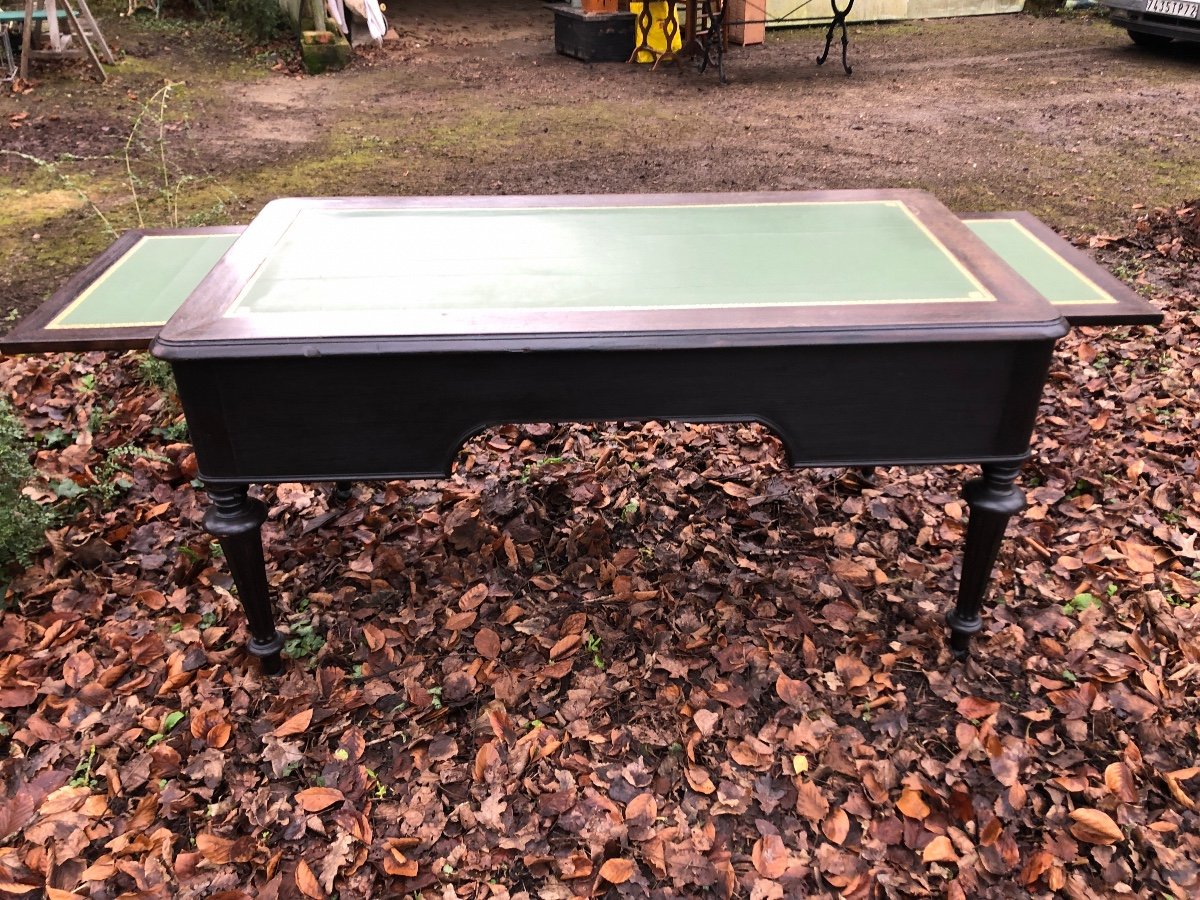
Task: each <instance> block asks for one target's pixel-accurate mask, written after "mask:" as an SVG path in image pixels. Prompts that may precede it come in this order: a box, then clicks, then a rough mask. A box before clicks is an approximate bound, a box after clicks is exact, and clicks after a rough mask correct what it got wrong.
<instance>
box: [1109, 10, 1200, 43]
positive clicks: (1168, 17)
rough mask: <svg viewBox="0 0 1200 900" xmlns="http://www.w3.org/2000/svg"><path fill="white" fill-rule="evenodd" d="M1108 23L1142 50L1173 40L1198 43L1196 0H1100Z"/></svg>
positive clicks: (1199, 15)
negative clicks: (1107, 11) (1104, 8)
mask: <svg viewBox="0 0 1200 900" xmlns="http://www.w3.org/2000/svg"><path fill="white" fill-rule="evenodd" d="M1101 3H1103V4H1104V5H1105V6H1107V7H1108V10H1109V14H1108V17H1109V21H1111V22H1112V23H1113V24H1114V25H1116V26H1117V27H1118V28H1124V29H1125V30H1126V31H1128V32H1129V36H1130V37H1131V38H1132V39H1133V42H1134V43H1135V44H1137V45H1139V46H1142V47H1161V46H1163V45H1164V44H1169V43H1170V42H1171V41H1172V40H1176V41H1197V42H1200V0H1101Z"/></svg>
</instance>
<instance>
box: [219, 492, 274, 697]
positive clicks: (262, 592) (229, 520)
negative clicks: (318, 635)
mask: <svg viewBox="0 0 1200 900" xmlns="http://www.w3.org/2000/svg"><path fill="white" fill-rule="evenodd" d="M208 496H209V499H210V500H211V501H212V505H211V506H209V508H208V510H207V511H206V512H205V513H204V527H205V528H207V529H208V530H209V532H210V533H211V534H212V535H213V536H214V537H216V538H217V540H218V541H220V542H221V549H222V550H223V551H225V561H226V563H227V564H228V565H229V573H230V574H231V575H232V576H233V583H234V584H235V585H237V591H238V599H239V600H241V602H242V608H243V609H245V611H246V620H247V622H248V623H249V625H250V641H249V642H248V644H247V645H246V649H247V650H249V651H250V653H251V654H252V655H253V656H257V657H258V658H259V660H261V664H262V670H263V672H264V673H265V674H267V675H278V674H279V673H280V672H282V671H283V660H282V658H281V657H280V655H279V654H280V651H281V650H283V635H281V634H280V633H279V632H278V631H276V630H275V613H274V610H273V609H272V608H271V594H270V591H269V589H268V587H267V570H266V564H265V561H264V560H263V547H262V523H263V522H265V521H266V518H267V508H266V507H265V506H264V505H263V504H262V502H261V501H259V500H252V499H251V498H250V497H249V496H248V495H247V493H246V485H244V484H236V485H224V484H223V485H213V486H211V487H209V488H208Z"/></svg>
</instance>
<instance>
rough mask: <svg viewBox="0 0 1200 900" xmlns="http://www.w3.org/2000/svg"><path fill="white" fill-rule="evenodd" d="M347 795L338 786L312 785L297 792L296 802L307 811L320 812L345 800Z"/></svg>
mask: <svg viewBox="0 0 1200 900" xmlns="http://www.w3.org/2000/svg"><path fill="white" fill-rule="evenodd" d="M345 799H346V798H345V795H344V794H342V792H341V791H339V790H338V789H337V788H327V787H311V788H305V789H304V790H302V791H300V792H299V793H297V794H296V802H297V803H299V804H300V806H301V808H302V809H303V810H304V811H305V812H310V813H311V812H320V811H321V810H323V809H328V808H329V807H331V806H333V804H335V803H341V802H342V801H343V800H345Z"/></svg>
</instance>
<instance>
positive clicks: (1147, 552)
mask: <svg viewBox="0 0 1200 900" xmlns="http://www.w3.org/2000/svg"><path fill="white" fill-rule="evenodd" d="M1116 544H1117V547H1118V548H1120V550H1121V554H1122V555H1123V556H1124V557H1125V561H1126V562H1127V563H1129V568H1130V569H1132V570H1133V571H1134V572H1137V573H1139V574H1142V575H1148V574H1150V573H1151V572H1153V571H1154V570H1155V568H1156V567H1157V566H1158V562H1157V560H1156V559H1155V558H1154V552H1155V551H1154V548H1153V547H1147V546H1146V545H1145V544H1139V543H1138V542H1137V541H1117V542H1116Z"/></svg>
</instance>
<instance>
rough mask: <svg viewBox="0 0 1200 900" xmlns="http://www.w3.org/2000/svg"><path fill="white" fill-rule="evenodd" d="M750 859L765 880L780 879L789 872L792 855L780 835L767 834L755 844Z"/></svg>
mask: <svg viewBox="0 0 1200 900" xmlns="http://www.w3.org/2000/svg"><path fill="white" fill-rule="evenodd" d="M750 859H751V861H752V862H753V863H754V868H755V869H756V870H757V871H758V874H759V875H761V876H762V877H763V878H778V877H779V876H780V875H782V874H783V873H784V872H786V871H787V870H788V865H789V863H790V862H791V853H790V852H789V851H788V848H787V846H786V845H785V844H784V843H783V838H781V837H780V836H779V835H777V834H765V835H763V836H762V837H761V838H759V839H758V840H757V841H755V842H754V847H753V849H752V850H751V851H750Z"/></svg>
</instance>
